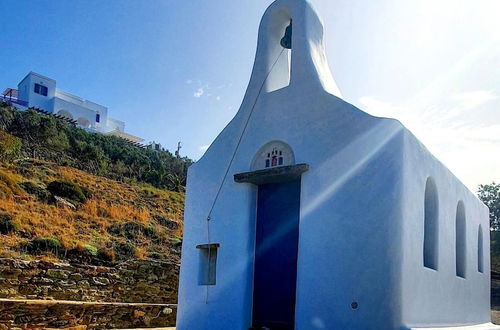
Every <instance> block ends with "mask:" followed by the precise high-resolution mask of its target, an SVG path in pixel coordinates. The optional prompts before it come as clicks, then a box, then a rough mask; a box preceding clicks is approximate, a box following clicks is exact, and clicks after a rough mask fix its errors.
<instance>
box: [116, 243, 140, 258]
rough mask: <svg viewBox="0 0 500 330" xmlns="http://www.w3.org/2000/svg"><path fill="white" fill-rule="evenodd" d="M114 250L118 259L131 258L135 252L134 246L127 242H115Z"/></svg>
mask: <svg viewBox="0 0 500 330" xmlns="http://www.w3.org/2000/svg"><path fill="white" fill-rule="evenodd" d="M114 250H115V253H116V256H117V258H118V259H119V260H127V259H130V258H133V257H135V255H136V253H137V250H136V248H135V246H133V245H132V244H130V243H128V242H123V243H117V244H116V245H115V249H114Z"/></svg>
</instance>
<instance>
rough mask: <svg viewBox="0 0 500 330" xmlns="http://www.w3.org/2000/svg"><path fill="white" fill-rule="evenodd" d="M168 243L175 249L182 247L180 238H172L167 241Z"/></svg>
mask: <svg viewBox="0 0 500 330" xmlns="http://www.w3.org/2000/svg"><path fill="white" fill-rule="evenodd" d="M168 241H169V243H170V244H171V245H173V246H175V247H180V246H182V237H172V238H170V239H169V240H168Z"/></svg>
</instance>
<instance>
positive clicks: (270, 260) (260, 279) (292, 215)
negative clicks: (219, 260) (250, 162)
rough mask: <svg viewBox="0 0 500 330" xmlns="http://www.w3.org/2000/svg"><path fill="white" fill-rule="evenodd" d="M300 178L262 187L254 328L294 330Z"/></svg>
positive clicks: (260, 189) (256, 254)
mask: <svg viewBox="0 0 500 330" xmlns="http://www.w3.org/2000/svg"><path fill="white" fill-rule="evenodd" d="M299 208H300V178H299V179H297V180H294V181H289V182H284V183H273V184H264V185H260V186H259V190H258V201H257V226H256V246H255V269H254V292H253V327H254V328H256V329H259V328H263V327H265V328H269V329H271V330H275V329H278V330H293V329H294V324H295V293H296V282H297V252H298V239H299Z"/></svg>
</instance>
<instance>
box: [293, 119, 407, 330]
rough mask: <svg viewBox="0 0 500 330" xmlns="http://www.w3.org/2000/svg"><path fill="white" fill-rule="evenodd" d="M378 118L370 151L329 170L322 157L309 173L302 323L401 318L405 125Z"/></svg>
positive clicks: (377, 323)
mask: <svg viewBox="0 0 500 330" xmlns="http://www.w3.org/2000/svg"><path fill="white" fill-rule="evenodd" d="M377 121H378V123H379V125H380V124H381V126H380V127H379V128H378V130H379V132H378V133H376V134H374V135H371V136H370V137H369V138H368V139H367V140H366V141H363V143H362V144H363V145H367V144H368V148H367V150H366V151H367V153H362V154H360V155H359V157H356V158H355V159H349V158H344V157H342V156H343V154H342V153H340V154H338V155H335V156H334V157H337V156H338V157H339V159H338V162H334V163H330V164H329V166H328V167H326V168H324V167H322V166H321V165H322V162H318V163H316V164H313V165H312V166H311V169H310V171H309V172H308V173H305V174H304V175H303V178H302V187H303V189H302V203H301V219H300V243H299V262H298V264H299V266H298V267H299V272H298V283H297V287H298V292H297V312H296V315H297V329H340V328H342V329H367V328H369V329H380V330H382V329H383V330H386V329H396V328H398V327H399V325H400V324H401V320H400V315H401V310H400V306H401V302H400V296H401V293H400V285H399V283H400V276H401V275H400V262H401V258H402V256H401V253H400V252H401V236H400V232H401V222H400V219H401V208H400V207H399V206H400V203H401V201H400V198H401V187H402V148H403V135H402V131H401V125H400V124H399V123H397V122H395V121H391V120H386V119H377ZM352 143H353V144H356V141H352ZM372 143H373V144H372ZM354 148H356V149H359V148H357V147H356V146H354ZM370 152H371V154H370ZM347 154H350V152H347ZM347 154H346V155H347ZM342 163H347V164H346V165H347V166H348V167H349V168H350V170H348V171H347V172H346V171H343V170H342V166H344V164H342ZM330 189H334V191H333V192H331V191H330ZM329 192H330V195H329V196H328V198H326V199H325V200H324V201H323V202H321V203H318V198H321V196H322V195H323V194H328V193H329ZM353 302H356V303H357V304H358V308H357V309H353V308H352V307H351V303H353Z"/></svg>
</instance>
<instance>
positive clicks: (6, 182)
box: [0, 104, 191, 264]
mask: <svg viewBox="0 0 500 330" xmlns="http://www.w3.org/2000/svg"><path fill="white" fill-rule="evenodd" d="M189 164H191V161H190V160H189V159H187V158H178V157H175V156H173V155H172V154H171V153H170V152H168V151H165V150H162V151H153V150H147V149H143V148H139V147H136V146H133V145H131V144H129V143H127V142H126V141H124V140H122V139H120V138H116V137H113V136H104V135H100V134H94V133H90V132H87V131H85V130H82V129H79V128H77V127H75V126H74V125H72V124H70V123H67V122H65V121H61V120H58V119H56V118H54V117H52V116H49V115H43V114H39V113H37V112H36V111H34V110H27V111H17V110H16V109H13V108H11V107H10V106H9V105H7V104H0V257H14V258H23V259H53V260H69V261H76V262H84V263H93V264H112V263H115V262H119V261H122V260H127V259H130V258H153V259H163V260H170V261H173V262H178V261H179V258H180V243H181V241H182V215H183V204H184V193H183V190H184V189H183V186H184V184H185V178H186V171H187V167H188V166H189Z"/></svg>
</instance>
